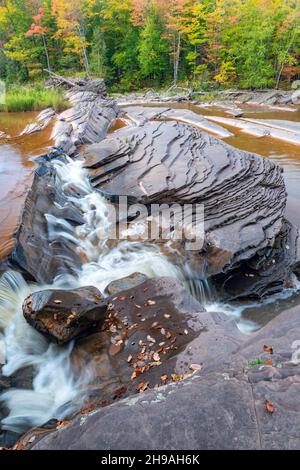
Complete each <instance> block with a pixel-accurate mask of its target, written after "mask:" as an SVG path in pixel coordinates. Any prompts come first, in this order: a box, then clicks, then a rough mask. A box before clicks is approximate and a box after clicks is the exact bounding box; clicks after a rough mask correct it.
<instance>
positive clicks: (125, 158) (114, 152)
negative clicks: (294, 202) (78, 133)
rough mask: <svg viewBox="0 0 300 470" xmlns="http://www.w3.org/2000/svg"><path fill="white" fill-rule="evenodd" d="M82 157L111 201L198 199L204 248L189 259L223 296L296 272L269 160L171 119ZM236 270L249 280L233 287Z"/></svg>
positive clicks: (266, 286) (126, 132)
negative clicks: (126, 199)
mask: <svg viewBox="0 0 300 470" xmlns="http://www.w3.org/2000/svg"><path fill="white" fill-rule="evenodd" d="M84 157H85V167H86V168H87V169H88V170H89V171H90V180H91V183H92V185H93V186H94V187H95V188H98V189H100V190H101V191H103V192H104V193H105V194H106V195H107V196H108V197H110V198H111V199H112V200H113V199H114V198H116V197H118V196H121V195H126V196H128V197H129V199H130V202H134V203H135V202H137V203H142V204H145V205H147V206H149V205H150V204H153V203H159V204H163V203H167V204H174V203H177V204H180V205H181V206H183V205H184V204H203V205H204V224H205V225H204V227H205V240H204V247H203V249H202V250H201V251H200V252H199V253H197V252H195V251H193V252H190V255H189V256H190V261H191V263H190V264H191V266H192V267H193V269H194V270H195V271H196V272H198V273H199V272H200V273H201V272H202V273H204V275H207V276H208V277H210V278H211V279H212V280H216V287H217V288H218V290H221V291H222V293H223V294H224V295H225V297H228V298H236V297H238V296H239V295H243V296H257V297H261V296H262V295H265V294H267V293H273V292H274V290H280V289H281V288H282V287H283V285H284V283H285V282H287V281H288V279H289V276H290V274H291V272H292V270H293V269H296V265H297V262H298V248H297V243H298V232H297V229H295V228H294V227H292V226H291V225H290V224H288V223H287V222H286V221H285V220H284V211H285V206H286V191H285V185H284V180H283V175H282V170H281V169H280V168H279V167H278V166H277V165H275V164H274V163H273V162H271V161H270V160H267V159H264V158H262V157H259V156H258V155H255V154H251V153H249V152H244V151H241V150H237V149H235V148H233V147H231V146H229V145H227V144H225V143H223V142H221V141H220V140H217V139H215V138H213V137H210V136H209V135H207V134H206V133H203V132H200V131H198V130H196V129H193V128H191V127H189V126H186V125H184V124H181V123H174V122H146V124H144V125H143V126H140V127H133V128H129V129H121V130H119V131H117V132H116V133H114V135H113V136H111V137H108V138H107V139H105V140H104V141H103V142H101V143H100V144H97V145H92V146H90V147H88V148H87V149H86V151H85V152H84ZM284 246H286V247H288V249H284ZM277 247H278V249H277ZM281 248H282V251H280V249H281ZM276 253H277V255H278V256H279V257H280V260H281V268H283V269H278V264H277V261H276V256H275V254H276ZM235 269H237V273H241V274H242V276H243V281H244V280H245V279H244V278H247V279H246V283H244V284H243V286H241V285H240V284H239V283H237V284H236V285H235V287H234V292H232V289H230V288H227V281H228V282H230V279H231V275H232V273H234V272H235V271H234V270H235ZM216 276H219V277H217V278H216ZM257 276H258V277H259V282H257ZM220 280H221V282H220ZM245 284H246V285H245Z"/></svg>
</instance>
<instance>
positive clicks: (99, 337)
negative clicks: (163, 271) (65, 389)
mask: <svg viewBox="0 0 300 470" xmlns="http://www.w3.org/2000/svg"><path fill="white" fill-rule="evenodd" d="M106 300H107V302H108V312H107V318H106V320H105V323H104V325H103V326H102V328H101V331H97V332H95V333H94V334H93V335H91V336H87V337H85V338H82V339H80V340H79V341H77V343H76V346H75V348H74V350H73V353H72V361H73V367H74V368H75V371H78V372H76V375H77V374H80V373H81V371H82V370H84V371H92V372H91V375H92V377H93V380H91V382H90V384H89V387H88V390H87V397H86V402H87V404H90V403H91V402H95V403H99V402H101V401H103V400H106V401H107V402H108V403H110V402H112V401H113V399H114V398H117V397H123V396H127V395H130V394H135V393H136V392H137V390H139V387H141V389H142V388H144V387H145V389H146V388H152V387H154V386H156V385H159V384H161V377H164V376H166V378H165V379H164V380H165V381H172V375H173V374H177V373H179V372H180V374H182V375H183V374H185V373H187V374H190V375H191V374H192V371H191V370H190V369H189V366H190V364H191V363H189V360H188V359H187V360H185V361H184V362H185V363H182V364H181V365H178V368H177V366H176V364H177V362H178V355H179V354H180V353H181V352H182V351H183V350H185V349H186V348H187V347H188V345H189V344H191V342H192V341H193V340H194V339H195V338H196V337H198V335H199V334H200V333H201V335H202V334H204V335H205V331H206V329H207V328H208V323H207V319H206V318H205V321H202V318H201V314H202V313H203V314H204V309H203V307H202V306H201V305H200V304H199V302H197V300H195V299H194V298H193V297H192V296H191V295H190V294H189V293H188V292H187V291H185V290H184V288H183V287H182V285H181V284H180V282H179V281H177V280H176V279H174V278H156V279H148V280H146V281H145V282H143V283H142V284H140V285H138V286H137V287H133V288H131V289H128V290H125V291H121V292H119V293H118V294H114V295H112V296H111V297H109V298H108V299H106ZM212 324H213V322H211V323H210V324H209V330H211V325H212Z"/></svg>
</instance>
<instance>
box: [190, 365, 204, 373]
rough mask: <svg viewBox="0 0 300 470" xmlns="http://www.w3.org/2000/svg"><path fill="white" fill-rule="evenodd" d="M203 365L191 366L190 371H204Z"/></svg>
mask: <svg viewBox="0 0 300 470" xmlns="http://www.w3.org/2000/svg"><path fill="white" fill-rule="evenodd" d="M202 367H203V366H202V365H201V364H191V365H190V369H191V370H193V371H194V372H197V371H199V370H202Z"/></svg>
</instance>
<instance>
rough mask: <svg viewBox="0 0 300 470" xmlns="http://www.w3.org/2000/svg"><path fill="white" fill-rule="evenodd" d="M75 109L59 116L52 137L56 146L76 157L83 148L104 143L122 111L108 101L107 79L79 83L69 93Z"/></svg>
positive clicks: (72, 108)
mask: <svg viewBox="0 0 300 470" xmlns="http://www.w3.org/2000/svg"><path fill="white" fill-rule="evenodd" d="M67 98H68V99H69V100H70V102H71V104H72V107H71V108H70V109H67V110H66V111H64V112H63V113H61V114H60V115H59V116H58V117H57V122H56V124H55V126H54V129H53V132H52V137H53V138H54V141H55V146H56V147H57V148H60V149H62V150H63V151H65V152H66V153H68V154H70V155H71V154H73V153H74V152H75V151H76V148H77V147H78V146H79V145H84V144H91V143H95V142H100V141H101V140H102V139H104V137H105V136H106V134H107V130H108V128H109V127H110V125H111V123H112V121H113V120H114V119H115V118H116V117H117V116H118V114H119V108H118V107H117V105H116V103H115V101H114V100H113V99H110V98H107V95H106V89H105V84H104V82H103V80H100V79H96V80H88V81H85V80H78V81H77V82H76V85H75V86H74V87H73V88H71V89H70V90H69V91H68V93H67Z"/></svg>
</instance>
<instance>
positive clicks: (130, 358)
mask: <svg viewBox="0 0 300 470" xmlns="http://www.w3.org/2000/svg"><path fill="white" fill-rule="evenodd" d="M131 361H132V355H131V354H130V356H128V358H127V362H129V363H130V362H131Z"/></svg>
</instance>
